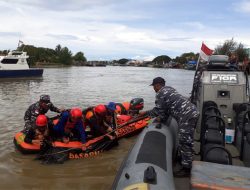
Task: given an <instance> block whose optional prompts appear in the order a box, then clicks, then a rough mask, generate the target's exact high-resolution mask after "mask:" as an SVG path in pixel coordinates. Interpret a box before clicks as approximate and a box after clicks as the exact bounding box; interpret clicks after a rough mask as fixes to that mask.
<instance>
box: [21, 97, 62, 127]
mask: <svg viewBox="0 0 250 190" xmlns="http://www.w3.org/2000/svg"><path fill="white" fill-rule="evenodd" d="M49 110H50V111H53V112H57V113H61V112H62V111H63V110H61V109H58V108H57V107H55V106H54V105H53V104H52V103H51V101H50V96H49V95H41V96H40V100H39V101H38V102H36V103H34V104H32V105H30V106H29V108H28V109H27V110H26V112H25V115H24V121H25V125H24V129H25V130H29V129H30V128H31V127H33V126H34V124H35V121H36V118H37V116H38V115H40V114H46V113H47V112H48V111H49Z"/></svg>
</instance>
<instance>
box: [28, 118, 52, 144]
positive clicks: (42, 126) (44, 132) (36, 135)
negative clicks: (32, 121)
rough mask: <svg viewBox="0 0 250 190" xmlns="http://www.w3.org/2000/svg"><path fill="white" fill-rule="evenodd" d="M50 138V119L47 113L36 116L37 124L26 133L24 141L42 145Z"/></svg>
mask: <svg viewBox="0 0 250 190" xmlns="http://www.w3.org/2000/svg"><path fill="white" fill-rule="evenodd" d="M48 138H49V129H48V119H47V117H46V116H45V115H39V116H38V117H37V118H36V125H35V127H34V128H33V127H32V128H30V129H29V130H28V131H27V134H26V135H25V138H24V142H26V143H29V144H37V145H41V144H42V143H43V141H44V140H45V139H48Z"/></svg>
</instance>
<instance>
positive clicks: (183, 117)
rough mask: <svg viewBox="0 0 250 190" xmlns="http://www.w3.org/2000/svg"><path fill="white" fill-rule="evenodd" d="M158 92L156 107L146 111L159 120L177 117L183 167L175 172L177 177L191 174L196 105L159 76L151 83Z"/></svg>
mask: <svg viewBox="0 0 250 190" xmlns="http://www.w3.org/2000/svg"><path fill="white" fill-rule="evenodd" d="M151 85H152V86H153V87H154V90H155V92H156V101H155V105H156V106H155V107H154V108H153V109H152V110H150V111H147V112H146V113H147V114H148V115H149V116H151V117H158V120H161V121H163V120H166V118H167V117H168V116H172V117H173V118H175V119H176V121H177V122H178V126H179V134H178V138H179V153H180V156H181V165H182V168H181V169H180V170H179V171H176V172H174V176H175V177H186V176H189V175H190V170H191V167H192V157H193V153H194V151H193V144H194V142H193V141H194V140H193V136H194V130H195V127H196V122H197V120H198V117H199V113H198V111H197V108H196V107H195V105H193V104H192V103H191V102H190V101H189V100H188V99H186V98H185V97H183V96H182V95H180V94H179V93H178V92H177V91H176V90H175V89H174V88H172V87H170V86H165V80H164V79H163V78H161V77H157V78H155V79H154V80H153V83H152V84H151Z"/></svg>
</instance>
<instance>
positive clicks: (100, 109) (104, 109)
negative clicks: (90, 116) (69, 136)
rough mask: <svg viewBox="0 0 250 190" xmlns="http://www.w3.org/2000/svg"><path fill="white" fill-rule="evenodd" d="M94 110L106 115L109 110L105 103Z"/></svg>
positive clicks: (98, 113) (100, 114)
mask: <svg viewBox="0 0 250 190" xmlns="http://www.w3.org/2000/svg"><path fill="white" fill-rule="evenodd" d="M94 112H95V113H96V114H97V115H99V116H104V115H105V114H106V112H107V110H106V107H105V106H104V105H103V104H99V105H98V106H96V107H95V108H94Z"/></svg>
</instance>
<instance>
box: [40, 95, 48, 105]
mask: <svg viewBox="0 0 250 190" xmlns="http://www.w3.org/2000/svg"><path fill="white" fill-rule="evenodd" d="M40 102H45V103H50V96H49V95H46V94H43V95H41V96H40Z"/></svg>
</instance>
